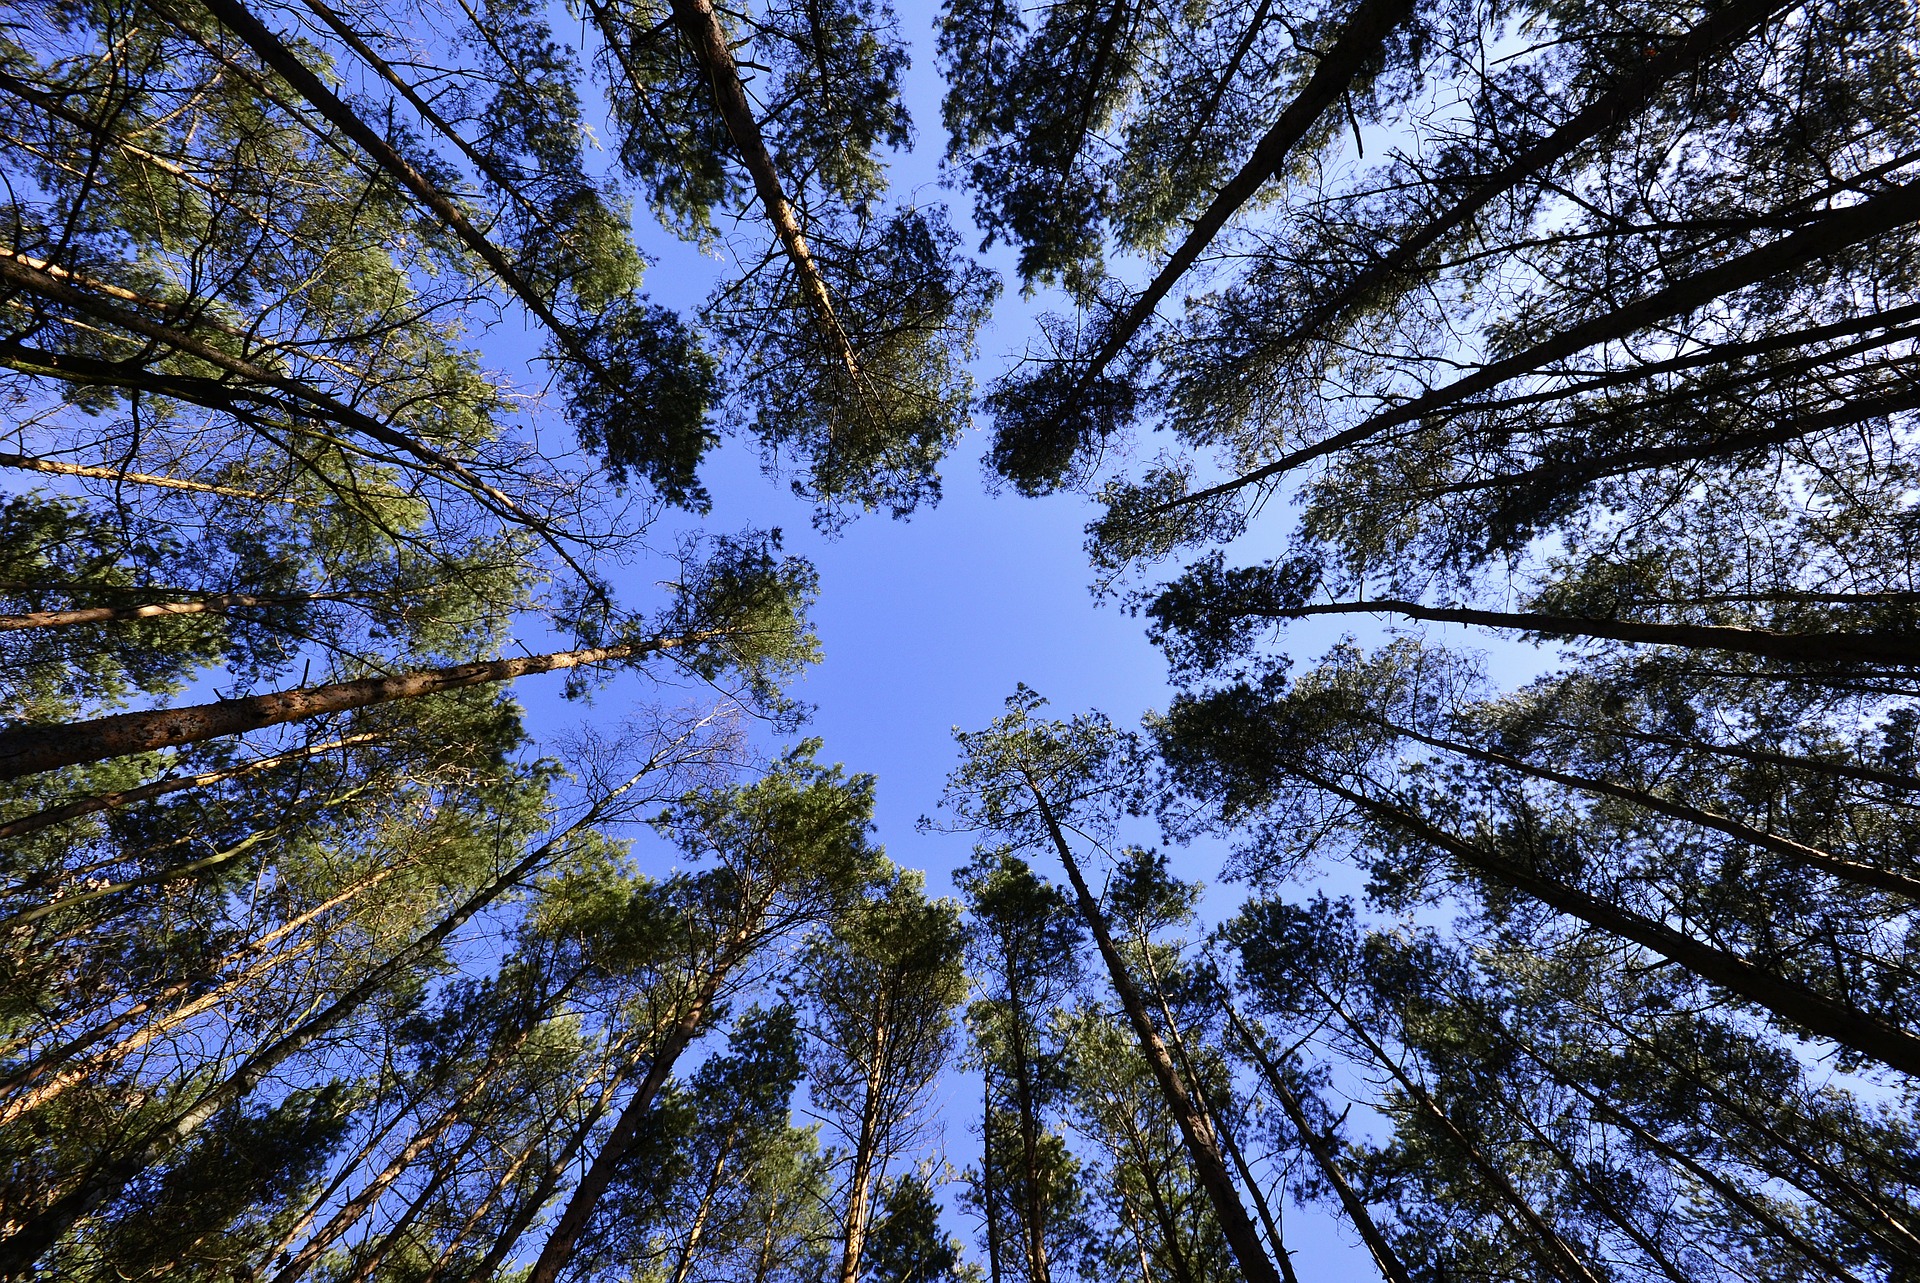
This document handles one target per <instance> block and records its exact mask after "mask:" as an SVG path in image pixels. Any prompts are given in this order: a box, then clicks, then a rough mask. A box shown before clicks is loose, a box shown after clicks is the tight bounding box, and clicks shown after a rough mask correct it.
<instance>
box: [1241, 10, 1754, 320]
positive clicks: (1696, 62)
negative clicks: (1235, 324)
mask: <svg viewBox="0 0 1920 1283" xmlns="http://www.w3.org/2000/svg"><path fill="white" fill-rule="evenodd" d="M1787 7H1788V6H1787V5H1786V4H1784V3H1782V0H1746V2H1745V3H1735V4H1730V5H1727V6H1725V7H1724V8H1721V9H1717V10H1715V11H1713V12H1712V13H1711V14H1710V15H1709V16H1708V17H1707V19H1706V21H1704V22H1702V23H1701V24H1700V25H1699V26H1697V27H1695V28H1694V29H1693V30H1691V31H1689V32H1687V33H1686V34H1685V35H1684V36H1682V37H1680V38H1679V39H1677V40H1673V41H1669V42H1667V43H1666V45H1665V47H1664V48H1662V49H1661V51H1660V52H1659V53H1658V54H1657V55H1655V56H1654V57H1652V58H1649V59H1647V60H1646V61H1644V62H1641V63H1639V64H1638V66H1636V67H1634V68H1633V69H1631V70H1630V71H1628V72H1627V74H1626V75H1624V76H1622V77H1621V78H1620V79H1619V80H1617V81H1615V82H1614V83H1613V85H1612V86H1611V87H1610V88H1608V89H1607V90H1606V91H1605V92H1604V93H1601V94H1598V95H1596V96H1595V97H1594V99H1593V101H1591V102H1589V103H1588V104H1587V105H1586V106H1584V107H1582V108H1581V109H1580V110H1579V111H1578V112H1576V113H1574V115H1572V116H1571V117H1569V118H1568V119H1567V121H1566V122H1565V123H1564V124H1562V125H1561V126H1560V127H1559V128H1557V129H1555V130H1554V131H1553V132H1552V133H1550V134H1548V135H1547V136H1546V137H1545V138H1542V139H1540V140H1539V141H1537V142H1535V143H1534V144H1533V145H1532V146H1530V147H1528V148H1527V149H1526V150H1525V151H1523V152H1521V153H1520V154H1519V155H1518V156H1515V157H1514V158H1513V159H1512V160H1510V161H1508V162H1507V163H1506V164H1505V165H1502V166H1501V167H1500V168H1499V169H1496V170H1494V171H1493V172H1492V173H1491V174H1488V175H1487V176H1486V178H1485V179H1484V180H1482V181H1481V182H1480V183H1479V184H1477V185H1476V186H1475V187H1474V188H1473V189H1472V191H1471V192H1469V193H1468V194H1467V196H1466V197H1465V198H1464V199H1462V200H1460V201H1459V202H1458V203H1457V204H1455V205H1453V206H1452V207H1451V208H1449V209H1448V210H1446V211H1445V212H1444V213H1442V214H1441V215H1440V216H1439V217H1437V218H1435V219H1433V220H1432V221H1431V222H1428V223H1426V224H1424V225H1422V226H1421V227H1419V228H1418V229H1416V230H1415V231H1413V232H1412V233H1410V234H1409V235H1406V236H1404V237H1402V238H1401V239H1400V242H1399V244H1397V245H1395V246H1394V248H1393V250H1392V252H1391V253H1389V254H1387V255H1385V256H1384V257H1382V258H1380V259H1378V260H1377V261H1375V262H1373V263H1370V264H1368V265H1367V266H1366V267H1365V268H1363V269H1362V270H1361V271H1359V272H1358V273H1356V274H1355V275H1354V276H1353V277H1351V278H1350V279H1349V280H1348V281H1347V282H1346V283H1345V284H1343V285H1342V286H1340V287H1339V288H1338V289H1337V290H1335V291H1334V293H1333V294H1332V295H1331V296H1330V297H1327V298H1323V299H1320V300H1318V301H1316V302H1314V303H1313V304H1312V306H1310V307H1309V308H1308V309H1307V311H1306V312H1305V313H1304V314H1303V315H1302V316H1301V317H1300V319H1299V320H1298V321H1296V322H1295V323H1294V325H1293V327H1292V328H1291V329H1290V330H1288V331H1287V333H1286V334H1285V335H1283V336H1282V337H1281V338H1280V339H1279V340H1278V342H1277V344H1276V346H1279V347H1281V348H1287V347H1292V346H1293V345H1294V344H1296V343H1300V342H1302V341H1304V340H1306V339H1308V338H1311V337H1312V336H1313V335H1315V334H1317V333H1318V332H1319V330H1320V327H1321V326H1323V325H1325V324H1327V323H1328V322H1329V321H1332V320H1334V319H1335V318H1337V317H1338V316H1340V315H1341V314H1342V313H1343V312H1345V311H1347V310H1348V309H1349V308H1351V307H1353V306H1354V305H1355V304H1357V303H1360V302H1362V301H1363V300H1365V299H1366V298H1368V297H1369V296H1370V295H1371V294H1372V293H1373V292H1374V291H1375V290H1377V289H1379V288H1380V287H1382V286H1384V285H1386V284H1388V283H1389V282H1391V281H1392V280H1393V279H1394V278H1395V277H1397V276H1399V275H1400V274H1401V273H1403V272H1405V271H1407V270H1408V269H1409V268H1411V267H1412V266H1413V265H1414V264H1415V263H1417V262H1418V261H1419V260H1420V256H1421V255H1423V254H1425V253H1426V252H1427V251H1428V250H1430V249H1432V248H1433V247H1434V246H1435V245H1436V244H1438V243H1439V242H1440V240H1441V238H1442V237H1445V236H1446V235H1448V234H1449V233H1451V232H1454V231H1457V230H1458V229H1459V228H1461V227H1464V226H1465V225H1466V224H1467V222H1468V221H1469V220H1470V219H1472V218H1473V216H1474V215H1476V214H1478V213H1479V212H1480V211H1481V210H1483V209H1485V208H1486V207H1487V206H1488V205H1489V204H1490V203H1492V202H1493V201H1494V200H1496V199H1498V198H1499V197H1500V196H1502V195H1504V194H1505V193H1507V192H1509V191H1512V190H1513V188H1514V187H1516V186H1518V185H1519V184H1520V183H1522V182H1524V181H1526V180H1527V179H1528V178H1531V177H1532V176H1534V175H1536V174H1539V173H1542V172H1544V171H1545V170H1547V169H1549V168H1551V167H1552V166H1554V165H1556V164H1558V163H1559V162H1560V161H1562V160H1564V159H1566V158H1567V157H1568V156H1570V155H1571V154H1573V152H1574V151H1576V150H1578V149H1579V148H1580V147H1582V146H1584V145H1586V144H1587V143H1589V142H1591V141H1592V140H1593V139H1595V138H1597V137H1599V136H1600V135H1601V134H1602V133H1605V132H1606V131H1607V130H1608V129H1611V128H1613V127H1614V126H1615V125H1617V124H1619V123H1621V122H1622V121H1625V120H1628V119H1630V118H1631V117H1633V116H1635V115H1637V114H1638V113H1640V112H1642V111H1644V110H1646V108H1647V106H1648V105H1649V104H1650V103H1651V102H1652V101H1653V96H1654V94H1655V93H1656V92H1657V91H1658V90H1659V89H1660V87H1661V86H1662V85H1664V84H1666V83H1667V82H1668V81H1670V80H1672V79H1674V78H1675V77H1677V76H1682V75H1685V74H1687V73H1688V72H1690V71H1692V70H1694V69H1695V68H1697V67H1699V66H1700V65H1701V64H1702V63H1704V62H1706V61H1707V60H1708V59H1710V58H1712V57H1714V56H1715V55H1717V54H1719V53H1720V52H1722V51H1724V50H1727V49H1731V48H1733V47H1735V46H1736V45H1738V44H1739V43H1740V42H1741V41H1742V40H1744V39H1745V38H1746V37H1747V36H1748V35H1750V34H1752V33H1753V31H1754V30H1755V29H1756V28H1758V27H1759V26H1760V25H1761V24H1762V23H1764V22H1766V21H1767V20H1768V19H1769V18H1771V17H1773V16H1774V15H1775V14H1776V13H1778V12H1780V11H1781V10H1783V9H1785V8H1787Z"/></svg>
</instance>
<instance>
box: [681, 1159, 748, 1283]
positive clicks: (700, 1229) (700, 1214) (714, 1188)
mask: <svg viewBox="0 0 1920 1283" xmlns="http://www.w3.org/2000/svg"><path fill="white" fill-rule="evenodd" d="M733 1141H734V1132H733V1131H732V1130H729V1131H728V1132H727V1138H726V1140H725V1141H724V1142H723V1143H722V1144H721V1146H720V1149H719V1152H718V1153H716V1154H715V1155H714V1158H713V1167H712V1169H711V1170H710V1171H709V1172H708V1173H707V1180H706V1185H705V1187H704V1188H703V1189H702V1190H701V1192H700V1206H699V1207H698V1208H696V1209H695V1210H694V1213H693V1224H691V1225H689V1226H688V1227H687V1241H686V1243H685V1244H683V1245H682V1246H681V1248H680V1253H679V1259H677V1260H676V1261H675V1262H674V1263H673V1270H672V1272H671V1273H669V1274H668V1275H667V1283H687V1275H689V1274H691V1273H692V1272H693V1258H694V1254H695V1253H696V1252H698V1251H699V1250H700V1240H701V1238H702V1237H703V1236H704V1235H705V1233H706V1229H707V1221H708V1219H709V1218H710V1217H711V1216H712V1215H713V1200H714V1199H715V1198H717V1197H719V1194H720V1182H721V1180H722V1179H724V1177H725V1176H726V1171H727V1159H728V1158H730V1157H731V1156H732V1154H733Z"/></svg>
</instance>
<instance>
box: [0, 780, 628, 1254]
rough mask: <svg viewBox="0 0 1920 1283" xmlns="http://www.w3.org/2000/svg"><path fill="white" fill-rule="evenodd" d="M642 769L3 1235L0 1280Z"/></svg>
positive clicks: (354, 1003)
mask: <svg viewBox="0 0 1920 1283" xmlns="http://www.w3.org/2000/svg"><path fill="white" fill-rule="evenodd" d="M639 778H640V777H639V776H638V775H636V776H635V777H633V778H632V779H630V780H628V781H627V782H626V783H625V784H624V785H622V786H621V787H620V788H618V789H616V790H613V791H612V792H610V793H609V794H608V796H606V797H604V798H602V799H601V800H600V801H599V802H598V803H597V804H596V805H595V806H594V807H593V808H592V809H591V810H589V811H588V812H587V813H586V814H585V815H583V816H582V817H581V818H580V819H578V820H576V821H575V822H574V823H573V824H571V825H569V826H568V827H567V828H566V829H564V830H562V831H561V832H560V833H559V834H557V835H556V836H554V837H553V838H551V839H549V840H548V841H546V842H543V843H542V844H541V845H539V846H538V847H536V848H534V849H533V850H532V851H529V852H528V853H527V854H526V855H525V856H523V857H522V858H521V859H520V860H519V861H518V862H516V863H515V864H514V865H513V866H512V867H510V868H508V869H507V870H506V871H505V872H504V873H501V874H499V875H498V876H496V877H495V878H494V879H493V880H491V881H490V882H488V883H487V884H486V885H485V886H483V887H482V888H481V889H480V890H478V891H476V892H475V893H474V894H472V895H471V896H469V897H468V898H467V899H466V900H465V901H463V902H462V903H461V904H460V905H459V906H458V907H457V908H455V909H454V910H453V911H452V912H451V913H449V914H447V915H446V916H445V917H443V918H442V919H441V920H440V921H439V923H437V924H436V925H435V926H434V927H433V928H432V929H431V930H430V931H427V932H426V933H425V934H423V935H421V936H419V937H416V938H415V939H414V940H413V941H412V942H411V943H409V944H408V945H406V946H405V947H404V948H402V949H400V950H399V951H398V952H396V953H394V954H393V955H392V956H391V957H389V958H388V959H387V960H386V961H384V962H381V963H379V964H378V965H376V966H374V967H373V968H372V969H371V970H370V971H368V972H367V974H366V975H365V976H363V977H362V978H361V979H360V981H359V982H358V983H357V984H355V985H354V986H353V987H352V988H350V989H348V990H347V991H346V992H345V993H343V994H341V995H340V996H339V997H338V998H336V999H335V1000H334V1001H333V1002H332V1003H330V1004H328V1006H327V1007H325V1008H324V1009H323V1010H321V1011H320V1012H318V1013H317V1014H315V1015H313V1016H310V1017H308V1018H307V1019H306V1020H305V1021H303V1022H301V1023H300V1024H299V1025H298V1026H296V1027H295V1028H293V1029H292V1030H289V1031H288V1032H287V1033H285V1034H283V1035H281V1036H280V1037H279V1038H277V1039H275V1040H274V1041H273V1042H271V1043H269V1044H268V1045H267V1046H265V1047H263V1048H261V1049H260V1050H258V1051H256V1052H254V1053H253V1054H252V1055H251V1056H249V1057H248V1058H247V1059H246V1060H245V1061H244V1062H243V1063H242V1064H241V1066H240V1068H239V1069H237V1070H235V1071H234V1072H233V1073H232V1074H231V1075H229V1076H228V1077H227V1078H226V1079H224V1080H223V1081H221V1082H220V1083H218V1084H217V1085H215V1086H213V1087H211V1088H209V1089H208V1090H206V1091H204V1092H202V1093H201V1094H200V1096H199V1097H198V1098H197V1099H196V1100H195V1101H194V1102H193V1103H192V1104H191V1105H189V1106H187V1107H186V1108H185V1109H184V1110H182V1111H180V1112H179V1113H177V1114H174V1115H173V1116H172V1117H170V1118H168V1119H166V1120H165V1121H164V1122H162V1123H160V1124H159V1125H157V1126H154V1127H150V1128H149V1129H147V1130H146V1131H145V1132H144V1133H143V1134H142V1135H140V1136H139V1137H137V1138H135V1139H132V1140H130V1141H129V1142H128V1143H127V1145H126V1146H125V1148H124V1149H123V1150H122V1151H121V1152H120V1153H119V1154H118V1155H117V1156H114V1157H111V1158H108V1159H106V1160H104V1161H102V1162H100V1163H98V1164H96V1165H95V1166H94V1167H93V1168H92V1169H91V1170H90V1171H89V1172H88V1173H87V1175H86V1176H85V1178H84V1179H82V1180H81V1181H80V1183H79V1184H77V1185H76V1186H74V1188H72V1189H70V1190H68V1191H67V1192H66V1193H65V1194H63V1195H61V1196H60V1197H59V1198H57V1199H55V1200H54V1201H53V1202H52V1203H51V1204H49V1205H48V1206H47V1207H46V1208H45V1209H43V1210H42V1211H41V1212H39V1213H38V1214H36V1215H34V1216H32V1217H30V1218H28V1219H27V1220H26V1221H25V1222H24V1223H22V1224H21V1225H20V1226H19V1227H18V1228H17V1229H15V1230H14V1232H13V1233H11V1234H9V1235H7V1236H6V1237H5V1238H0V1278H5V1277H9V1276H12V1275H16V1274H20V1273H23V1272H25V1271H26V1270H27V1269H28V1268H29V1267H30V1266H31V1265H32V1264H33V1263H34V1262H35V1261H37V1260H38V1259H39V1258H40V1257H41V1256H42V1255H44V1254H45V1253H46V1252H47V1250H48V1249H50V1248H51V1247H52V1246H53V1245H54V1244H55V1243H56V1242H58V1241H59V1240H60V1238H61V1237H62V1236H63V1235H64V1234H66V1232H67V1231H68V1229H70V1228H71V1227H72V1226H73V1224H74V1223H75V1222H76V1221H78V1220H80V1219H81V1218H82V1217H84V1216H87V1215H89V1214H90V1213H92V1212H93V1211H95V1210H96V1209H98V1208H100V1207H103V1206H105V1205H107V1204H108V1203H110V1202H112V1201H113V1200H114V1199H115V1198H118V1197H119V1195H120V1193H121V1192H122V1191H123V1190H125V1189H126V1187H127V1186H128V1185H129V1184H131V1183H132V1182H133V1181H134V1180H135V1179H137V1178H138V1177H139V1176H140V1175H141V1174H142V1173H143V1172H145V1171H147V1170H148V1169H149V1168H151V1167H152V1166H153V1165H154V1164H155V1163H157V1162H159V1161H160V1160H161V1159H163V1158H165V1157H166V1156H167V1155H168V1154H170V1153H172V1152H173V1150H174V1149H175V1148H176V1147H177V1146H178V1145H180V1144H181V1143H182V1142H183V1141H185V1140H186V1139H187V1138H188V1137H190V1136H192V1135H193V1133H194V1132H196V1131H198V1130H199V1129H200V1127H201V1126H202V1124H204V1123H206V1122H207V1120H208V1119H210V1118H212V1117H214V1116H215V1115H216V1114H218V1113H219V1112H220V1111H221V1110H223V1109H225V1108H227V1107H228V1106H230V1105H233V1104H236V1103H238V1102H239V1101H241V1100H243V1099H244V1098H245V1097H246V1096H247V1095H248V1093H250V1092H251V1091H252V1090H253V1088H254V1087H255V1086H257V1085H258V1084H259V1083H260V1082H261V1081H262V1080H264V1079H265V1078H266V1077H267V1076H268V1075H270V1074H271V1073H273V1072H274V1071H275V1070H276V1069H278V1068H279V1067H280V1066H281V1065H283V1064H285V1063H287V1062H288V1061H289V1060H291V1059H293V1057H295V1056H296V1055H298V1054H299V1053H300V1052H302V1051H304V1050H305V1049H306V1048H308V1047H309V1046H311V1045H312V1044H313V1043H315V1042H316V1041H318V1040H319V1039H320V1038H322V1037H324V1036H325V1035H326V1034H328V1033H330V1032H332V1031H333V1030H334V1029H335V1028H337V1027H338V1026H339V1025H341V1024H342V1023H344V1022H345V1021H346V1020H347V1019H348V1018H349V1017H351V1016H352V1015H354V1014H355V1013H356V1012H358V1011H359V1010H360V1008H361V1007H363V1006H365V1005H366V1004H367V1003H368V1002H369V1001H371V1000H372V999H373V998H374V997H375V996H376V995H377V994H378V993H379V992H380V991H381V990H383V989H384V988H386V987H387V985H389V984H390V983H392V982H393V981H394V980H395V979H397V978H398V977H399V975H400V973H401V972H403V971H405V970H406V969H407V968H409V967H412V966H416V965H418V964H419V963H420V962H421V960H423V959H424V958H425V957H426V956H427V955H428V954H430V953H431V952H432V951H433V950H434V949H437V948H438V947H439V946H440V945H441V944H442V943H443V942H445V940H446V939H447V938H448V937H449V936H451V935H452V934H453V933H454V932H455V931H457V930H459V929H460V927H462V926H463V925H465V924H466V922H467V921H468V920H469V919H470V918H472V917H473V915H474V914H476V913H478V912H480V911H481V910H482V909H484V908H486V907H487V906H488V905H490V904H492V903H493V902H494V901H495V900H498V899H499V898H500V897H501V896H502V895H505V894H506V893H507V892H508V891H510V890H512V889H513V888H514V887H515V886H518V885H519V884H520V883H521V881H523V880H524V879H525V878H526V877H527V876H528V875H529V874H531V873H533V872H535V871H536V870H537V869H539V868H540V866H541V865H542V864H544V863H545V862H546V861H547V860H548V859H550V858H551V857H552V856H553V854H554V852H555V851H557V850H558V849H559V847H560V846H561V844H562V843H563V842H565V841H566V839H567V838H568V837H569V836H571V835H572V834H573V833H574V832H575V831H576V830H578V829H580V828H582V827H584V826H586V825H588V824H591V823H592V822H593V821H594V820H596V819H597V818H598V817H599V816H600V814H601V813H602V812H603V811H604V809H605V807H606V806H607V805H608V804H609V803H611V802H612V801H613V799H614V798H616V797H618V796H619V795H620V794H622V793H624V792H626V791H627V790H628V789H630V788H632V787H633V785H634V784H636V783H638V782H639Z"/></svg>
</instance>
